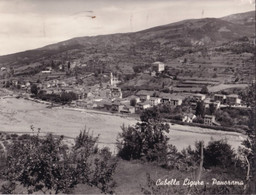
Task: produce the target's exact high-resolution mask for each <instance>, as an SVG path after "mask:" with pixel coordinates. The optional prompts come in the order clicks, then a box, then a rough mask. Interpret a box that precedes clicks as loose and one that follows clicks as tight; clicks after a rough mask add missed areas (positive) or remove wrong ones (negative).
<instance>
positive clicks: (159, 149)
mask: <svg viewBox="0 0 256 195" xmlns="http://www.w3.org/2000/svg"><path fill="white" fill-rule="evenodd" d="M155 111H156V110H154V109H152V110H150V111H146V112H144V114H143V115H144V116H143V117H141V120H142V122H141V123H137V124H136V125H135V126H129V127H125V126H123V127H122V133H120V134H119V139H118V149H119V151H118V156H120V157H121V158H123V159H125V160H131V159H140V160H144V161H151V162H153V161H154V162H157V163H158V164H160V165H166V164H167V152H168V144H167V143H168V140H169V138H168V137H167V136H166V135H165V134H164V132H167V133H168V132H169V129H170V126H169V124H166V123H162V122H161V121H160V120H159V117H158V113H157V112H156V113H154V112H155Z"/></svg>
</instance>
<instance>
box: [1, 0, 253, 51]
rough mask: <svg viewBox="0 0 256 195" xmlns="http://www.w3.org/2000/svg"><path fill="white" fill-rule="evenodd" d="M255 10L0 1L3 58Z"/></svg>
mask: <svg viewBox="0 0 256 195" xmlns="http://www.w3.org/2000/svg"><path fill="white" fill-rule="evenodd" d="M252 10H255V0H0V55H6V54H10V53H16V52H20V51H25V50H30V49H35V48H39V47H43V46H45V45H48V44H52V43H57V42H60V41H64V40H67V39H71V38H74V37H81V36H95V35H102V34H113V33H125V32H136V31H139V30H143V29H147V28H151V27H154V26H159V25H164V24H169V23H172V22H177V21H180V20H184V19H192V18H204V17H216V18H218V17H223V16H226V15H230V14H235V13H241V12H247V11H252Z"/></svg>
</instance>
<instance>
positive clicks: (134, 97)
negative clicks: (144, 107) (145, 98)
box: [127, 95, 140, 104]
mask: <svg viewBox="0 0 256 195" xmlns="http://www.w3.org/2000/svg"><path fill="white" fill-rule="evenodd" d="M127 99H128V100H129V101H130V102H131V100H134V101H135V104H137V103H138V102H140V98H139V97H138V96H135V95H131V96H129V97H127Z"/></svg>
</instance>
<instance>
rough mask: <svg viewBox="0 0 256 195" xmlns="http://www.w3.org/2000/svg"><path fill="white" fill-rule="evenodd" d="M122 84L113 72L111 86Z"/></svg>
mask: <svg viewBox="0 0 256 195" xmlns="http://www.w3.org/2000/svg"><path fill="white" fill-rule="evenodd" d="M120 82H121V81H120V80H118V78H117V77H115V76H114V75H113V74H112V72H111V73H110V85H111V86H115V87H116V85H117V84H118V83H120Z"/></svg>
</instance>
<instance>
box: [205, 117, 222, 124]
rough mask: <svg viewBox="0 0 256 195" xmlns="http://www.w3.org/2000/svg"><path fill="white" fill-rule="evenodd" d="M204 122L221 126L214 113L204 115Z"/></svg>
mask: <svg viewBox="0 0 256 195" xmlns="http://www.w3.org/2000/svg"><path fill="white" fill-rule="evenodd" d="M204 124H205V125H209V126H212V125H215V126H220V124H219V123H217V122H216V121H215V116H214V115H205V116H204Z"/></svg>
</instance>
